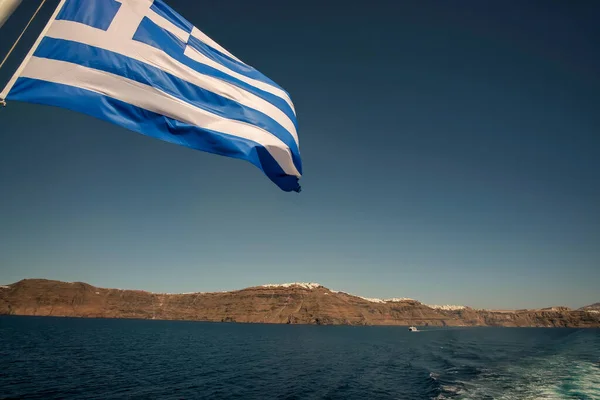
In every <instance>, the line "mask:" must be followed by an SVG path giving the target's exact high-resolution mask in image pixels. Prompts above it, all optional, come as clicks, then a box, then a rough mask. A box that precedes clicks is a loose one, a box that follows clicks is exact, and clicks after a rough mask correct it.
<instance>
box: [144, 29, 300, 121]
mask: <svg viewBox="0 0 600 400" xmlns="http://www.w3.org/2000/svg"><path fill="white" fill-rule="evenodd" d="M133 40H137V41H139V42H142V43H145V44H148V45H150V46H152V47H155V48H157V49H159V50H161V51H164V52H165V53H167V54H168V55H169V56H170V57H171V58H174V59H175V60H177V61H179V62H180V63H182V64H184V65H187V66H188V67H190V68H192V69H194V70H195V71H196V72H199V73H201V74H204V75H208V76H212V77H215V78H218V79H220V80H222V81H225V82H229V83H231V84H233V85H236V86H238V87H240V88H242V89H244V90H246V91H248V92H250V93H253V94H255V95H257V96H259V97H262V98H263V99H265V100H266V101H268V102H269V103H271V104H273V105H274V106H275V107H277V108H279V109H280V110H281V111H282V112H284V113H285V114H286V115H287V116H288V117H289V118H290V119H291V120H292V121H293V123H294V125H296V129H298V126H297V121H296V115H295V114H294V111H293V110H292V108H291V107H290V106H289V104H288V103H287V102H286V101H285V100H283V99H282V98H281V97H278V96H275V95H274V94H271V93H268V92H265V91H264V90H261V89H258V88H256V87H254V86H252V85H249V84H247V83H246V82H243V81H240V80H239V79H237V78H234V77H232V76H230V75H227V74H226V73H224V72H221V71H219V70H217V69H215V68H212V67H209V66H208V65H205V64H202V63H199V62H197V61H194V60H192V59H191V58H189V57H187V56H186V55H184V54H183V52H184V50H185V46H186V45H185V43H183V42H182V41H181V40H179V39H178V38H177V37H175V35H173V34H172V33H170V32H168V31H166V30H164V29H162V28H161V27H160V26H158V25H156V24H155V23H154V22H152V21H151V20H150V19H148V18H144V19H143V20H142V22H141V23H140V26H139V27H138V29H137V31H136V33H135V35H134V36H133Z"/></svg>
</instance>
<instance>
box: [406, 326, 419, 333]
mask: <svg viewBox="0 0 600 400" xmlns="http://www.w3.org/2000/svg"><path fill="white" fill-rule="evenodd" d="M408 330H409V331H411V332H419V330H418V329H417V327H416V326H411V327H409V328H408Z"/></svg>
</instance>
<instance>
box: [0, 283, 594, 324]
mask: <svg viewBox="0 0 600 400" xmlns="http://www.w3.org/2000/svg"><path fill="white" fill-rule="evenodd" d="M0 314H5V315H6V314H9V315H37V316H65V317H92V318H93V317H97V318H143V319H166V320H197V321H221V322H255V323H279V324H326V325H330V324H334V325H339V324H348V325H419V326H427V325H429V326H544V327H546V326H547V327H600V314H598V313H592V312H588V311H585V310H578V311H571V310H569V309H567V308H551V309H544V310H519V311H514V312H506V311H503V312H494V311H486V310H475V309H471V308H468V307H439V308H432V307H429V306H426V305H424V304H422V303H420V302H418V301H416V300H411V299H390V300H379V299H366V298H362V297H358V296H353V295H350V294H347V293H343V292H337V291H332V290H330V289H327V288H325V287H323V286H321V285H318V284H285V285H265V286H259V287H252V288H247V289H243V290H237V291H231V292H221V293H189V294H160V293H150V292H145V291H139V290H121V289H104V288H98V287H95V286H92V285H89V284H87V283H81V282H75V283H67V282H59V281H50V280H42V279H27V280H22V281H19V282H17V283H14V284H12V285H8V286H0Z"/></svg>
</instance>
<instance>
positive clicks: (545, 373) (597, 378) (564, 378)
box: [438, 355, 600, 400]
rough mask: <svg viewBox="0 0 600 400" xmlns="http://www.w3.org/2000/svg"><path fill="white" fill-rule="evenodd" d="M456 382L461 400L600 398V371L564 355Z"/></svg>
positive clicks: (590, 364) (585, 362)
mask: <svg viewBox="0 0 600 400" xmlns="http://www.w3.org/2000/svg"><path fill="white" fill-rule="evenodd" d="M456 383H459V384H462V385H463V387H464V392H462V393H461V395H464V397H459V398H465V399H487V398H493V399H500V400H517V399H527V400H538V399H548V400H563V399H568V398H569V399H571V398H573V399H579V398H581V399H600V368H599V367H598V366H596V365H594V364H593V363H590V362H588V361H574V360H569V359H567V358H566V357H564V356H561V355H555V356H552V357H546V358H540V359H537V360H535V361H534V362H533V363H527V365H519V364H518V363H515V364H510V365H508V366H507V367H506V368H505V369H504V370H502V371H497V373H495V374H493V375H490V374H483V375H481V376H480V377H478V378H476V379H474V380H472V381H467V382H462V381H457V382H456ZM507 388H509V389H507ZM445 393H446V394H448V392H446V391H445ZM438 398H439V397H438ZM441 398H443V397H441Z"/></svg>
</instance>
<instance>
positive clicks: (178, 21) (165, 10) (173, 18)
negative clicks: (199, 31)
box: [150, 0, 194, 33]
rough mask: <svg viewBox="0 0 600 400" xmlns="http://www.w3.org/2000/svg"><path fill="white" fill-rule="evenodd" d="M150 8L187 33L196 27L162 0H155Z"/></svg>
mask: <svg viewBox="0 0 600 400" xmlns="http://www.w3.org/2000/svg"><path fill="white" fill-rule="evenodd" d="M150 9H151V10H152V11H154V12H155V13H157V14H158V15H160V16H161V17H163V18H164V19H166V20H167V21H169V22H171V23H172V24H173V25H175V26H177V27H178V28H181V29H183V30H184V31H186V32H187V33H191V32H192V29H193V28H194V25H192V24H190V23H189V22H188V21H187V20H186V19H185V18H183V17H182V16H181V15H179V14H177V13H176V12H175V10H173V9H172V8H171V7H169V6H168V5H166V4H165V3H164V2H163V1H162V0H154V3H152V6H151V7H150Z"/></svg>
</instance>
